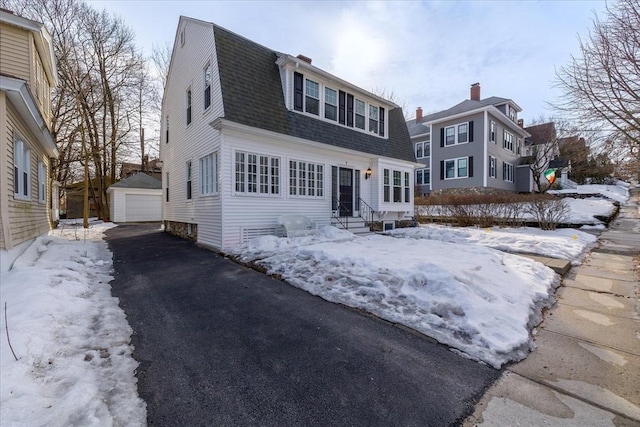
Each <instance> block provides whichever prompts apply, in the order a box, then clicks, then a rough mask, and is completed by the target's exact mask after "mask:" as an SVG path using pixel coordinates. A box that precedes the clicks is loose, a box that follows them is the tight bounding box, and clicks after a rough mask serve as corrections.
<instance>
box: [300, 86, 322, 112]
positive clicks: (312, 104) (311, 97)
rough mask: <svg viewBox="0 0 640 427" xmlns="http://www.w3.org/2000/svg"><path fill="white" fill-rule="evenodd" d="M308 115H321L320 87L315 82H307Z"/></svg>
mask: <svg viewBox="0 0 640 427" xmlns="http://www.w3.org/2000/svg"><path fill="white" fill-rule="evenodd" d="M304 110H305V111H306V112H307V113H311V114H315V115H316V116H317V115H318V114H320V85H319V84H318V83H316V82H314V81H313V80H309V79H307V80H306V97H305V109H304Z"/></svg>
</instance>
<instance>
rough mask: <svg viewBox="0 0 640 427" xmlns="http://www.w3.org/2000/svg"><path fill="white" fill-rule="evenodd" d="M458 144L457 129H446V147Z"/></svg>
mask: <svg viewBox="0 0 640 427" xmlns="http://www.w3.org/2000/svg"><path fill="white" fill-rule="evenodd" d="M455 143H456V127H455V126H449V127H446V128H445V129H444V145H453V144H455Z"/></svg>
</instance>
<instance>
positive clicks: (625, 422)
mask: <svg viewBox="0 0 640 427" xmlns="http://www.w3.org/2000/svg"><path fill="white" fill-rule="evenodd" d="M639 199H640V189H638V188H635V189H632V190H631V191H630V198H629V201H628V203H627V204H626V205H625V206H623V207H622V208H621V211H620V214H619V215H618V217H617V219H616V220H615V221H614V223H613V224H612V225H611V227H610V228H609V229H608V230H606V231H604V232H603V233H602V234H601V235H600V237H599V245H598V247H596V248H594V249H593V250H592V252H591V254H590V255H589V256H588V257H587V259H586V260H585V262H584V263H583V264H582V265H581V266H579V267H574V268H573V269H572V270H571V271H570V272H569V273H568V274H567V276H566V277H565V278H564V280H563V286H562V287H561V288H559V289H558V303H557V304H556V305H555V306H554V307H553V308H552V309H551V310H549V312H548V313H547V314H546V315H545V320H544V321H543V323H542V324H541V325H540V326H539V327H538V333H537V337H536V345H537V349H536V350H535V351H533V352H532V353H531V354H530V355H529V356H528V357H527V358H526V359H525V360H523V361H521V362H519V363H516V364H513V365H510V366H508V367H507V368H506V369H505V372H504V374H503V376H502V378H500V380H498V381H497V382H496V383H495V384H494V385H493V386H492V387H491V388H490V389H489V390H488V391H487V393H486V394H485V396H484V397H483V399H482V400H481V401H480V403H479V404H478V406H477V407H476V411H475V413H474V414H473V415H472V416H471V417H469V418H468V419H467V420H466V421H465V423H464V425H465V426H475V425H488V426H514V425H523V426H538V425H549V426H576V427H578V426H640V298H639V296H640V289H639V277H640V276H639V274H640V271H639V268H640V201H639Z"/></svg>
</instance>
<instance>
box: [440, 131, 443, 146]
mask: <svg viewBox="0 0 640 427" xmlns="http://www.w3.org/2000/svg"><path fill="white" fill-rule="evenodd" d="M440 147H444V128H440Z"/></svg>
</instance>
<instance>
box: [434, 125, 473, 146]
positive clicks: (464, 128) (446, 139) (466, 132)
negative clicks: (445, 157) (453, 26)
mask: <svg viewBox="0 0 640 427" xmlns="http://www.w3.org/2000/svg"><path fill="white" fill-rule="evenodd" d="M440 132H441V134H440V146H441V147H444V146H450V145H455V144H466V143H467V142H472V141H473V121H470V122H464V123H458V124H456V125H452V126H447V127H445V128H443V129H441V131H440Z"/></svg>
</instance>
